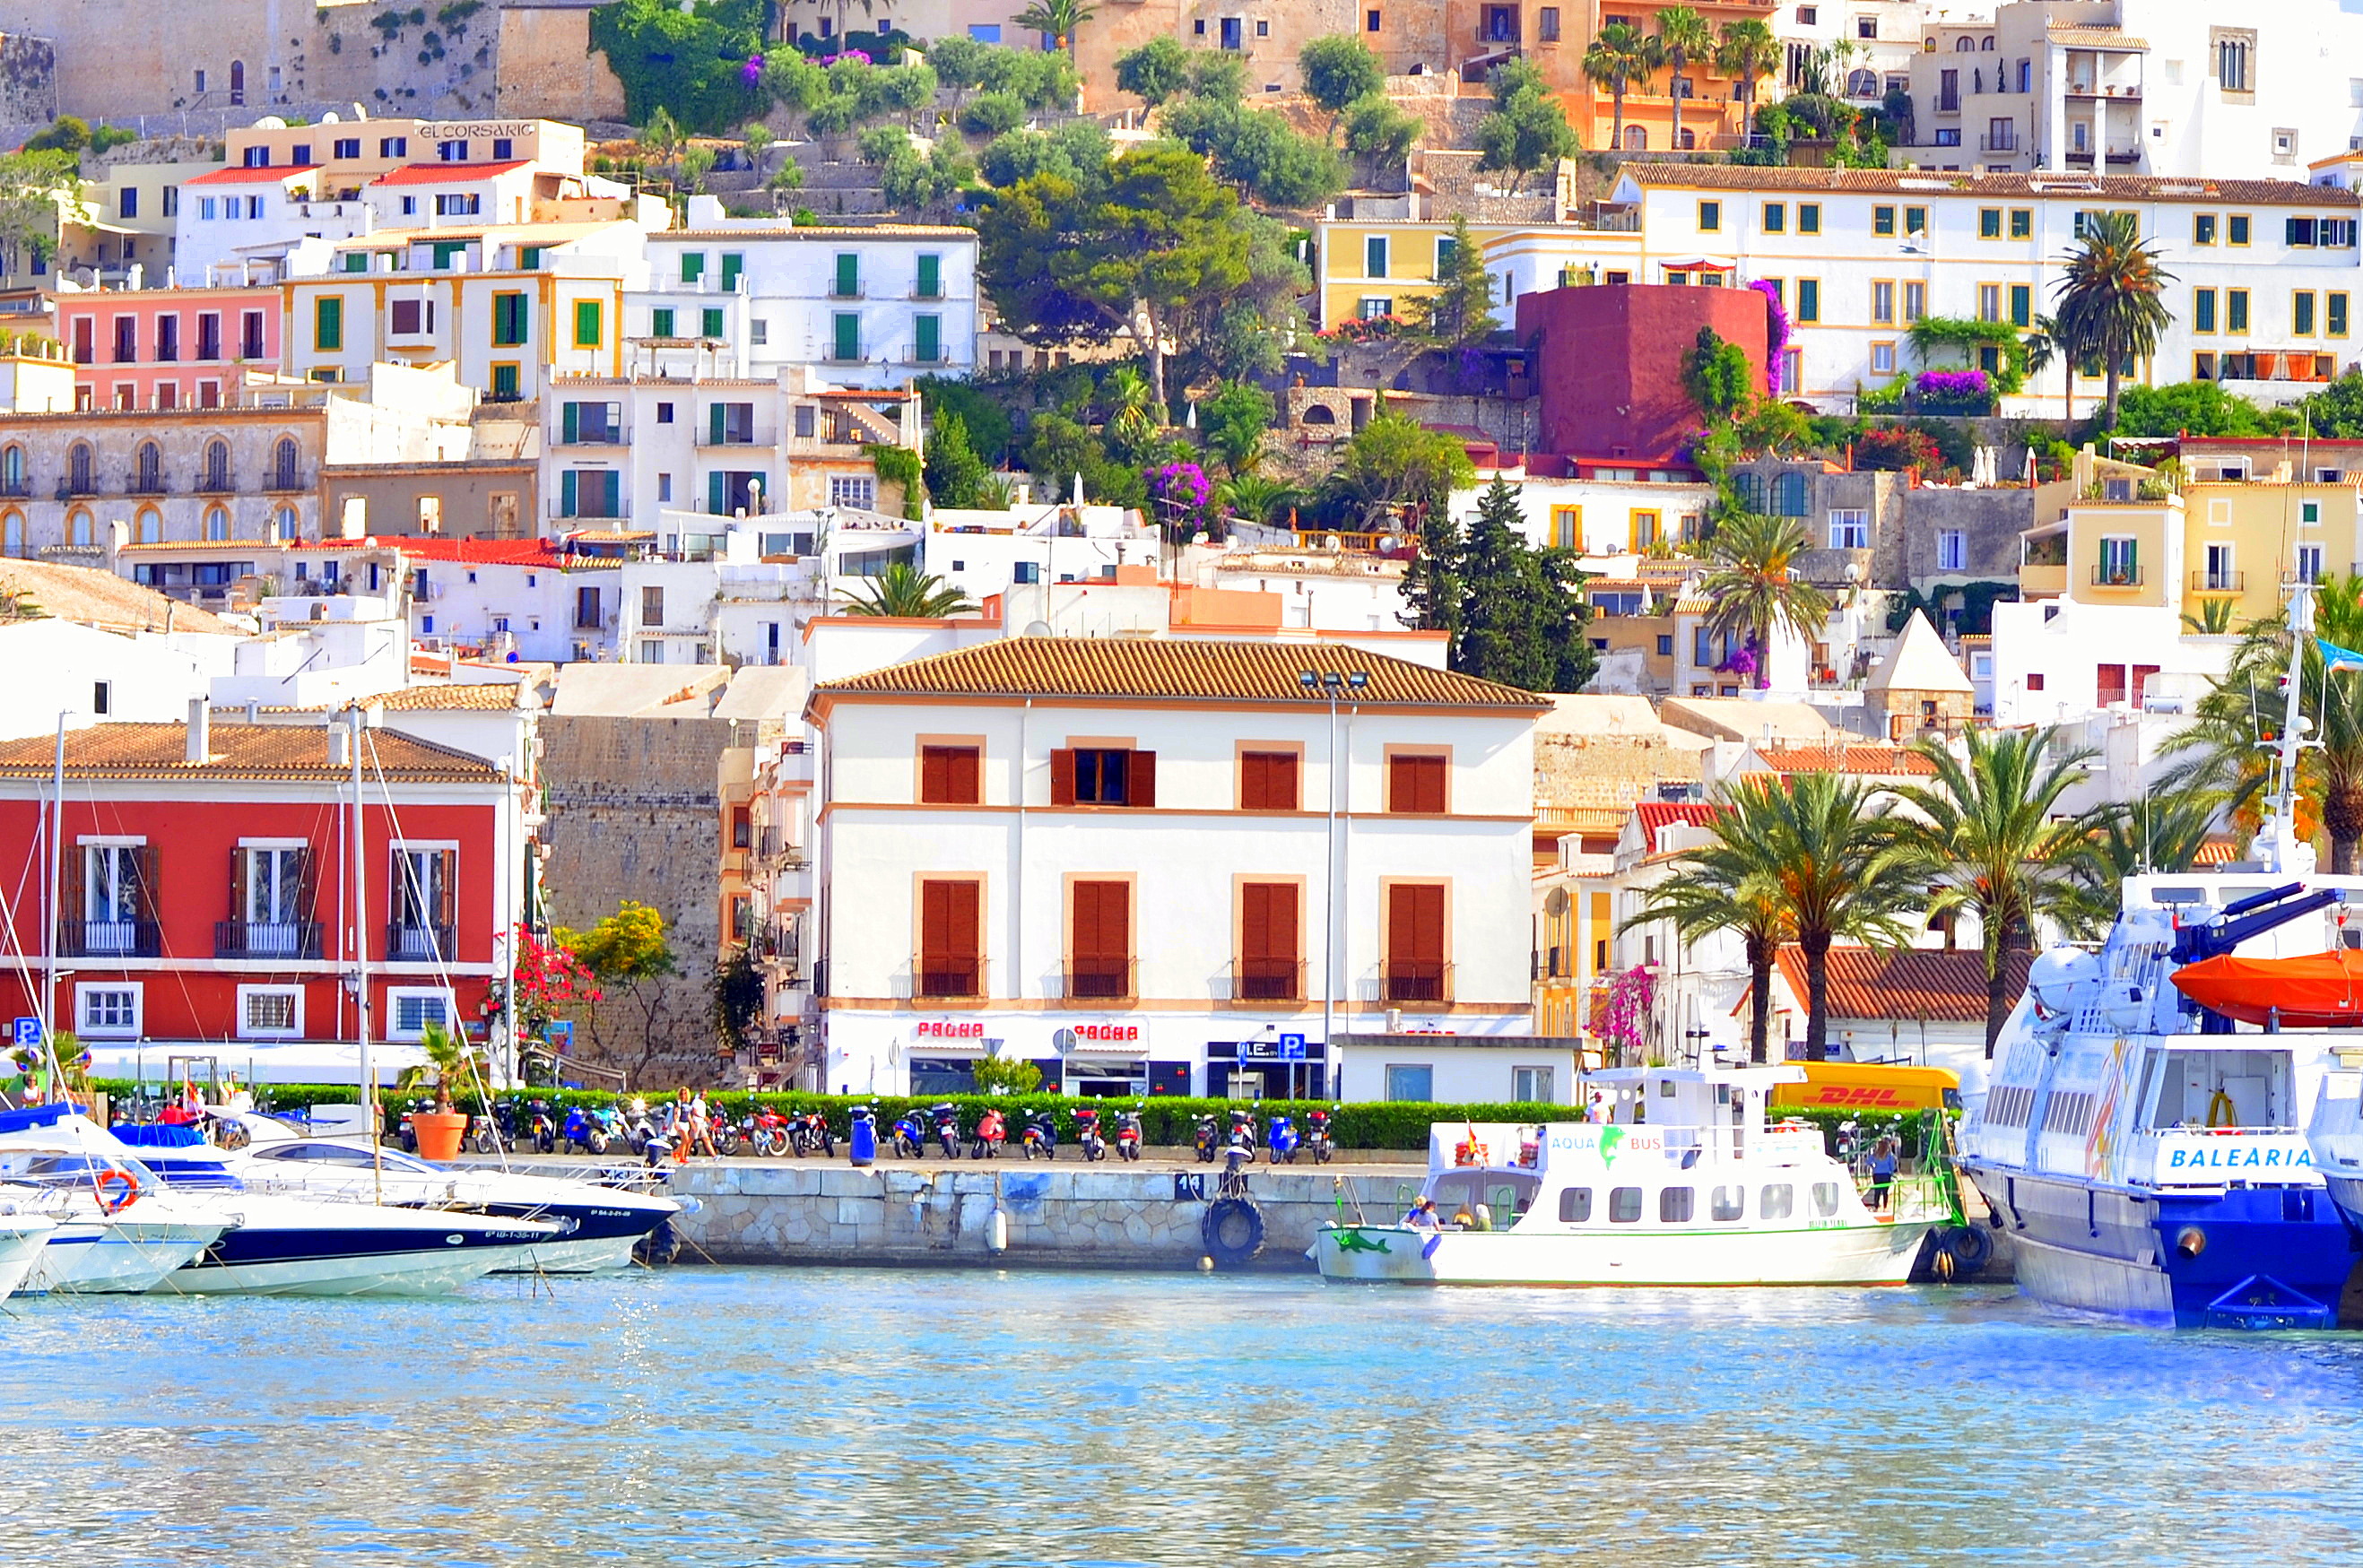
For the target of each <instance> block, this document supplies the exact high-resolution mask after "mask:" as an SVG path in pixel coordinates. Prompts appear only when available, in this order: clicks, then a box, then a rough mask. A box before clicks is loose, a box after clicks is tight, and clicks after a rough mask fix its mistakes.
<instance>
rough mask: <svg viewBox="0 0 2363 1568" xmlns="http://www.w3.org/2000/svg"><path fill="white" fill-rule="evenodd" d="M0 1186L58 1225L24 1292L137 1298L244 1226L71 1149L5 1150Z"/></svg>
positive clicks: (145, 1174)
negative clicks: (235, 1227) (232, 1230)
mask: <svg viewBox="0 0 2363 1568" xmlns="http://www.w3.org/2000/svg"><path fill="white" fill-rule="evenodd" d="M0 1182H6V1183H7V1184H9V1186H8V1187H7V1188H6V1190H7V1192H8V1193H9V1196H10V1198H11V1199H12V1200H13V1201H15V1202H16V1203H17V1206H18V1207H19V1208H29V1209H39V1211H41V1212H43V1213H45V1214H47V1215H49V1217H50V1219H52V1220H55V1221H57V1229H56V1230H54V1231H51V1232H50V1240H49V1245H47V1246H46V1247H44V1248H42V1249H41V1255H40V1257H39V1259H38V1260H37V1261H36V1262H35V1263H34V1265H33V1271H32V1273H31V1274H30V1275H28V1276H27V1278H26V1279H25V1280H24V1282H23V1283H22V1284H21V1285H19V1286H17V1288H18V1289H19V1290H20V1291H23V1292H25V1293H27V1294H34V1293H39V1292H48V1291H57V1292H61V1293H64V1294H69V1295H99V1294H116V1295H137V1294H138V1293H139V1292H140V1291H143V1290H152V1289H154V1288H155V1287H156V1286H159V1285H161V1284H162V1283H163V1282H164V1278H165V1276H166V1275H170V1274H171V1273H172V1271H173V1270H175V1269H178V1268H181V1267H183V1265H185V1264H189V1263H191V1262H193V1261H194V1260H195V1258H196V1256H197V1254H198V1253H202V1252H204V1251H205V1249H206V1248H207V1247H209V1246H211V1245H213V1244H214V1242H216V1241H219V1240H220V1239H221V1234H222V1232H223V1231H227V1230H229V1229H230V1228H231V1227H233V1226H234V1225H236V1224H237V1223H238V1217H237V1216H236V1215H235V1214H233V1213H231V1212H229V1211H227V1209H224V1208H223V1206H222V1205H221V1204H220V1203H219V1202H218V1201H216V1200H212V1199H207V1198H191V1197H189V1196H187V1195H183V1194H172V1193H167V1192H166V1191H165V1190H164V1187H163V1184H162V1183H161V1181H159V1180H158V1179H157V1177H156V1176H155V1175H154V1174H153V1173H152V1172H150V1171H147V1170H144V1169H142V1168H141V1167H140V1166H139V1165H138V1164H137V1163H136V1162H132V1163H126V1164H116V1163H115V1162H112V1161H109V1160H105V1159H103V1158H101V1157H99V1156H97V1155H94V1154H83V1153H81V1152H79V1151H77V1150H72V1149H33V1148H6V1149H0Z"/></svg>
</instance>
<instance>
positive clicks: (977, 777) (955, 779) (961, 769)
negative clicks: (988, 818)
mask: <svg viewBox="0 0 2363 1568" xmlns="http://www.w3.org/2000/svg"><path fill="white" fill-rule="evenodd" d="M982 761H983V758H982V756H980V755H979V754H978V752H977V749H976V747H974V746H972V745H964V746H955V747H953V748H951V749H950V750H949V752H948V753H947V754H946V756H945V762H946V766H945V768H944V774H945V793H944V799H946V800H947V801H950V802H951V803H952V804H953V805H956V806H975V805H982V803H983V801H984V790H983V789H982V783H983V780H982V771H983V769H982Z"/></svg>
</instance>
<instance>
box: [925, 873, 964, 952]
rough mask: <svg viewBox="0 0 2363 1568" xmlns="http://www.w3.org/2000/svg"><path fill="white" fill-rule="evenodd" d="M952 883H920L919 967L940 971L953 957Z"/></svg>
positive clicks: (953, 884)
mask: <svg viewBox="0 0 2363 1568" xmlns="http://www.w3.org/2000/svg"><path fill="white" fill-rule="evenodd" d="M957 885H958V884H956V883H951V882H922V883H920V884H919V967H921V968H922V969H931V970H940V969H942V968H944V967H945V966H946V963H947V961H948V960H949V958H950V957H951V952H952V948H951V932H952V923H951V922H952V916H951V908H952V889H953V888H954V887H956V886H957Z"/></svg>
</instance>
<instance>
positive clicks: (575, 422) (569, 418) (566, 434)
mask: <svg viewBox="0 0 2363 1568" xmlns="http://www.w3.org/2000/svg"><path fill="white" fill-rule="evenodd" d="M563 425H564V430H563V433H562V434H561V435H560V436H559V439H560V440H561V441H564V442H565V443H566V444H567V445H568V446H570V447H571V446H572V445H573V444H574V443H575V442H577V441H580V440H581V439H582V404H581V403H568V404H567V405H566V409H565V414H564V418H563ZM356 1081H358V1080H356Z"/></svg>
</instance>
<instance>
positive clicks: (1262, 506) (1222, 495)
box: [1215, 474, 1303, 523]
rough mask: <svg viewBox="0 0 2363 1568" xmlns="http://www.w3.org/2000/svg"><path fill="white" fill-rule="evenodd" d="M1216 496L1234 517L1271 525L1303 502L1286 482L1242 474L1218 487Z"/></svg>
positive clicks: (1248, 521) (1216, 487) (1243, 520)
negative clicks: (1283, 510) (1284, 513)
mask: <svg viewBox="0 0 2363 1568" xmlns="http://www.w3.org/2000/svg"><path fill="white" fill-rule="evenodd" d="M1215 499H1217V500H1218V501H1220V502H1222V503H1223V505H1224V506H1226V507H1227V508H1228V509H1229V511H1230V514H1231V515H1232V516H1233V517H1236V518H1237V519H1239V520H1240V521H1242V522H1247V523H1271V522H1272V521H1273V520H1274V519H1275V518H1276V517H1278V516H1279V514H1280V513H1281V510H1282V509H1283V508H1285V507H1290V506H1293V505H1295V504H1296V503H1297V502H1298V501H1300V500H1302V499H1303V497H1302V495H1301V493H1300V492H1299V491H1297V490H1296V489H1295V488H1294V487H1293V486H1292V485H1290V484H1288V483H1287V482H1286V481H1285V480H1276V479H1266V478H1264V477H1263V476H1262V475H1260V474H1239V475H1237V476H1236V477H1234V478H1232V479H1229V480H1225V481H1224V482H1223V483H1221V484H1219V485H1217V486H1215Z"/></svg>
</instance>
